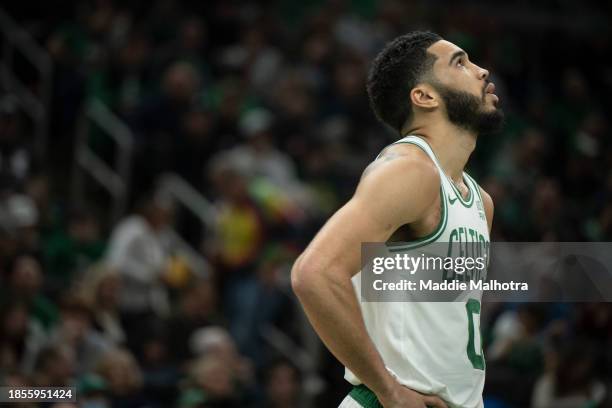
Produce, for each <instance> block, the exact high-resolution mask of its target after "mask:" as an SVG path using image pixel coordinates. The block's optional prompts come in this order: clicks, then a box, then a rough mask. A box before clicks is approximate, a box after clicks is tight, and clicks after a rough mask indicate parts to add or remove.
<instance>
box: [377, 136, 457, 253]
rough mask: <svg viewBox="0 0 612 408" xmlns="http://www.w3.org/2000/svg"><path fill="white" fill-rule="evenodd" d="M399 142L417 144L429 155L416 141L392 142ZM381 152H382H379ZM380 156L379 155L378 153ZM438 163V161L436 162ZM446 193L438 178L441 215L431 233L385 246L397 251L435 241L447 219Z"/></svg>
mask: <svg viewBox="0 0 612 408" xmlns="http://www.w3.org/2000/svg"><path fill="white" fill-rule="evenodd" d="M399 143H406V144H412V145H415V146H417V147H418V148H419V149H421V150H423V151H424V152H425V154H426V155H427V156H429V152H428V151H427V150H426V149H425V148H424V147H423V146H421V145H420V144H418V143H416V142H415V141H412V140H405V141H402V140H399V141H397V142H395V143H393V144H399ZM423 143H426V142H425V141H423ZM383 151H384V150H383ZM381 154H382V152H381ZM432 154H433V155H434V157H433V160H435V161H436V162H437V161H438V159H437V158H436V157H435V153H433V150H432ZM379 156H380V155H379ZM436 164H438V163H436ZM446 205H447V204H446V194H444V187H442V180H440V212H441V216H440V222H439V223H438V226H437V227H436V229H435V230H433V231H432V232H431V233H429V234H427V235H426V236H424V237H421V238H418V239H415V240H414V241H410V242H408V243H406V244H396V245H394V243H393V242H390V243H387V247H389V251H391V252H397V251H405V250H407V249H414V248H419V247H422V246H423V245H426V244H428V243H430V242H432V241H435V240H436V239H437V238H438V237H439V236H440V235H442V232H444V228H446V223H447V221H448V210H447V208H446Z"/></svg>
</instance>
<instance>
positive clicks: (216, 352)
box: [189, 326, 255, 394]
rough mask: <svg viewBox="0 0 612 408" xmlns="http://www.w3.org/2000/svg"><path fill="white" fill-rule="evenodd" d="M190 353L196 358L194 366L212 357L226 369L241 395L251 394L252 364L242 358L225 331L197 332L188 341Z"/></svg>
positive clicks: (206, 329)
mask: <svg viewBox="0 0 612 408" xmlns="http://www.w3.org/2000/svg"><path fill="white" fill-rule="evenodd" d="M189 346H190V349H191V352H192V353H193V354H194V355H195V356H196V357H195V360H196V363H195V364H196V366H197V365H198V364H199V362H200V361H201V360H206V359H208V358H209V357H214V358H215V359H218V361H219V362H220V363H221V364H223V366H224V367H225V368H226V369H228V373H229V375H230V376H231V379H232V382H233V383H234V384H235V385H236V386H237V387H238V388H239V390H240V392H241V393H242V394H245V393H249V392H251V393H252V392H253V388H252V387H253V386H254V385H255V383H254V381H255V377H254V370H253V364H252V362H251V361H250V360H249V359H248V358H245V357H244V356H242V355H241V354H240V353H239V351H238V349H237V347H236V343H235V342H234V339H233V338H232V337H231V336H230V334H229V333H228V332H227V330H225V329H223V328H221V327H218V326H212V327H206V328H203V329H199V330H197V331H196V332H195V333H193V335H192V336H191V338H190V339H189Z"/></svg>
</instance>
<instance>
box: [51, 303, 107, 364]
mask: <svg viewBox="0 0 612 408" xmlns="http://www.w3.org/2000/svg"><path fill="white" fill-rule="evenodd" d="M91 316H92V311H91V309H90V308H89V307H88V305H87V304H86V303H85V302H84V301H83V300H82V299H79V298H77V297H76V296H73V295H66V296H65V297H64V298H63V299H62V300H61V303H60V320H59V322H58V325H57V326H56V327H55V329H54V330H53V332H52V333H51V335H50V337H49V344H50V345H52V346H60V345H61V346H65V347H68V348H70V351H71V352H72V353H74V357H75V370H76V371H75V372H76V374H77V375H82V374H84V373H87V372H89V371H91V370H93V368H94V367H95V366H96V364H97V363H98V360H99V359H100V358H101V357H102V355H103V354H104V353H105V352H107V351H108V350H109V349H111V347H112V345H111V343H109V342H108V341H107V340H106V339H105V338H104V337H102V335H100V334H99V333H98V332H96V331H95V330H94V328H93V325H92V319H91Z"/></svg>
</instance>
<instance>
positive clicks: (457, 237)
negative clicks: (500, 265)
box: [345, 136, 489, 408]
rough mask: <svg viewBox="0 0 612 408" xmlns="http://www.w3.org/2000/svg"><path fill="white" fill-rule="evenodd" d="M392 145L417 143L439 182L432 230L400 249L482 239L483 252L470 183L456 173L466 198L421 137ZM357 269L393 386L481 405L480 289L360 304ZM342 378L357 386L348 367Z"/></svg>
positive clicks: (371, 330)
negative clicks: (449, 296) (451, 296)
mask: <svg viewBox="0 0 612 408" xmlns="http://www.w3.org/2000/svg"><path fill="white" fill-rule="evenodd" d="M396 143H411V144H414V145H416V146H418V147H420V148H421V149H423V151H424V152H425V153H427V155H428V156H429V157H430V158H431V160H432V161H433V162H434V163H435V165H436V166H437V168H438V171H439V174H440V180H441V188H440V194H441V195H440V200H441V216H440V224H439V226H438V228H437V229H436V230H435V231H434V232H433V233H431V234H429V235H428V236H426V237H424V238H422V239H419V240H417V241H414V242H410V243H408V245H407V246H406V248H411V249H412V248H417V247H418V248H419V251H420V250H421V249H422V250H423V251H424V252H426V251H427V248H428V247H430V249H431V245H432V244H433V243H436V242H438V243H449V242H457V241H464V242H466V241H467V242H468V243H471V244H476V245H481V246H482V245H484V246H485V247H486V249H485V250H486V251H487V252H488V249H489V230H488V226H487V219H486V215H485V212H484V203H483V201H482V197H481V194H480V189H479V187H478V185H477V184H476V182H475V181H474V180H473V179H472V178H471V177H470V176H469V175H467V173H464V174H463V179H464V182H465V184H466V186H468V188H469V195H468V198H467V199H464V198H463V197H462V195H461V194H460V192H459V191H458V190H457V188H456V187H455V185H454V184H453V183H452V182H451V180H450V179H449V178H448V177H447V175H446V174H445V173H444V171H443V169H442V167H441V166H440V163H439V162H438V160H437V159H436V156H435V154H434V152H433V150H432V149H431V147H430V146H429V145H428V144H427V142H425V140H423V139H422V138H420V137H417V136H407V137H405V138H403V139H401V140H399V141H397V142H396ZM440 246H441V245H438V246H437V247H440ZM487 256H488V255H487ZM485 273H486V271H485ZM360 275H361V273H358V274H357V275H355V277H354V278H353V285H354V287H355V289H356V292H357V297H358V298H359V299H360V305H361V311H362V313H363V318H364V321H365V325H366V328H367V331H368V334H369V335H370V337H371V339H372V341H373V342H374V345H375V346H376V349H377V350H378V352H379V353H380V355H381V356H382V359H383V361H384V363H385V365H386V367H387V369H388V370H389V372H390V373H391V374H392V375H393V376H394V377H396V378H397V380H398V381H399V382H400V383H401V384H403V385H405V386H407V387H409V388H411V389H414V390H416V391H419V392H422V393H427V394H435V395H437V396H439V397H440V398H442V399H443V400H444V401H446V403H447V404H448V405H449V407H451V408H458V407H460V408H477V407H482V406H483V403H482V390H483V387H484V381H485V362H484V356H483V353H482V344H481V338H480V300H481V297H482V293H481V292H478V295H477V296H476V297H474V298H470V299H469V300H468V301H465V302H437V303H435V302H364V301H361V287H360V282H361V279H360ZM345 379H346V380H347V381H349V382H350V383H352V384H353V385H359V384H361V381H360V380H359V379H358V378H357V377H356V376H355V375H354V374H353V373H352V372H351V371H350V370H349V369H346V372H345ZM362 387H363V386H362Z"/></svg>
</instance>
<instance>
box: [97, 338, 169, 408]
mask: <svg viewBox="0 0 612 408" xmlns="http://www.w3.org/2000/svg"><path fill="white" fill-rule="evenodd" d="M96 372H97V373H98V374H99V375H100V376H101V377H102V378H103V379H104V381H105V382H106V384H107V388H108V395H109V397H110V400H111V406H112V407H113V408H132V407H157V406H158V405H157V404H155V402H154V401H151V400H150V399H149V398H148V397H147V395H145V394H144V392H143V379H142V372H141V371H140V367H139V366H138V363H137V362H136V360H135V359H134V356H133V355H132V354H131V353H130V352H129V351H127V350H125V349H112V350H110V351H108V352H107V353H106V354H104V356H103V357H102V358H101V359H100V361H99V363H98V365H97V368H96Z"/></svg>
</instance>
